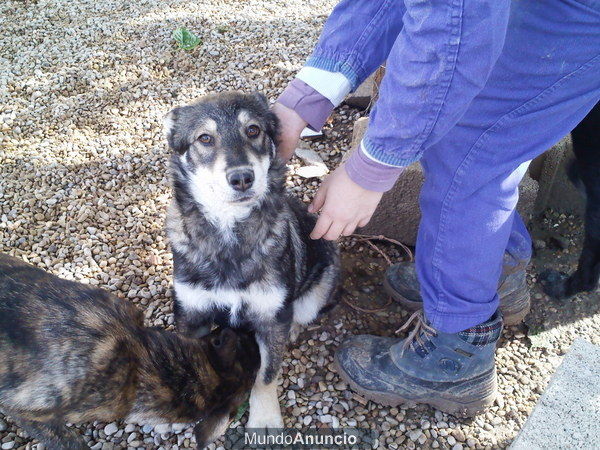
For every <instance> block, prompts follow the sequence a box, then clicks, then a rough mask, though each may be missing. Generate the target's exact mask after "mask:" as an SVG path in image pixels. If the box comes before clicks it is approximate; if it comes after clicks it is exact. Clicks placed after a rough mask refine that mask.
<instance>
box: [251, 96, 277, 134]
mask: <svg viewBox="0 0 600 450" xmlns="http://www.w3.org/2000/svg"><path fill="white" fill-rule="evenodd" d="M252 96H253V97H254V98H255V100H257V101H258V103H259V105H260V107H261V108H263V114H264V116H265V122H266V130H265V131H266V133H267V135H268V136H269V137H270V138H271V140H272V141H273V143H274V144H275V143H276V142H277V135H278V134H279V119H277V116H276V115H275V114H274V113H273V112H272V111H271V107H270V105H269V100H268V99H267V97H265V95H264V94H262V93H260V92H253V93H252Z"/></svg>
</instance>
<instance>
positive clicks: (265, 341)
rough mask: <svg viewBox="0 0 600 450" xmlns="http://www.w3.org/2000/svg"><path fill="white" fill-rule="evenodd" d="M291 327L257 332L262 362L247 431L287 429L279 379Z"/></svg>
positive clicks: (255, 385) (278, 327)
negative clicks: (284, 424) (254, 429)
mask: <svg viewBox="0 0 600 450" xmlns="http://www.w3.org/2000/svg"><path fill="white" fill-rule="evenodd" d="M289 327H290V326H289V324H284V325H277V326H275V327H272V328H271V329H270V330H269V329H266V330H261V331H259V332H257V333H256V341H257V342H258V346H259V348H260V361H261V362H260V369H259V371H258V375H257V376H256V381H255V382H254V387H253V388H252V392H251V393H250V417H249V418H248V424H247V428H283V418H282V417H281V408H280V406H279V398H278V397H277V378H278V376H279V369H280V368H281V362H282V360H283V353H284V352H285V349H286V345H287V341H288V335H289Z"/></svg>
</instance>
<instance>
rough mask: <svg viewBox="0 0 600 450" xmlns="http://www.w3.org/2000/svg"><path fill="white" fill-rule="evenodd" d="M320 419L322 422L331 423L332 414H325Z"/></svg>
mask: <svg viewBox="0 0 600 450" xmlns="http://www.w3.org/2000/svg"><path fill="white" fill-rule="evenodd" d="M319 420H320V421H321V423H331V415H329V414H324V415H322V416H320V417H319Z"/></svg>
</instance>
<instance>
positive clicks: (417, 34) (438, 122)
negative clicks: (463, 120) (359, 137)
mask: <svg viewBox="0 0 600 450" xmlns="http://www.w3.org/2000/svg"><path fill="white" fill-rule="evenodd" d="M405 4H406V11H407V12H406V14H404V16H403V28H402V30H401V31H400V33H399V34H398V36H397V39H396V41H395V42H394V44H393V47H392V49H391V51H390V53H389V57H388V59H387V66H386V74H385V76H384V79H383V80H382V83H381V86H380V91H379V93H380V95H379V100H378V101H377V103H376V105H375V106H374V108H373V110H372V112H371V119H370V125H369V129H368V130H367V134H366V137H365V138H364V139H363V143H362V144H363V149H364V150H365V151H366V153H367V154H368V155H369V156H370V157H372V158H373V159H374V160H376V161H379V162H380V163H383V164H388V165H393V166H406V165H409V164H411V163H412V162H414V161H416V160H418V159H419V158H420V157H421V154H422V152H423V150H424V149H426V148H428V147H429V146H431V145H433V144H434V143H436V142H437V141H439V139H440V138H441V137H443V136H444V134H446V133H447V132H448V131H449V130H450V128H452V127H453V126H454V125H455V124H456V123H457V122H458V120H459V119H460V117H462V115H463V114H464V112H465V111H466V109H467V107H468V106H469V104H470V103H471V101H472V100H473V98H474V97H475V96H476V95H477V94H478V93H479V92H480V91H481V89H482V88H483V86H484V85H485V83H486V81H487V79H488V77H489V75H490V73H491V71H492V69H493V67H494V65H495V63H496V60H497V59H498V57H499V55H500V53H501V51H502V47H503V45H504V38H505V34H506V28H507V24H508V15H509V7H510V1H509V0H405ZM372 45H377V44H376V43H374V44H372ZM363 64H366V63H363Z"/></svg>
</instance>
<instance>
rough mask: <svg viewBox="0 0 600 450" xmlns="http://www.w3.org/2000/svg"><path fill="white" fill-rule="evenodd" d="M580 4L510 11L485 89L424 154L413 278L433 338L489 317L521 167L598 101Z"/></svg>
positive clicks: (593, 46)
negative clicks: (502, 45) (434, 334)
mask: <svg viewBox="0 0 600 450" xmlns="http://www.w3.org/2000/svg"><path fill="white" fill-rule="evenodd" d="M583 3H585V2H583ZM583 3H582V2H578V1H559V0H545V1H539V0H522V1H519V2H513V6H512V10H511V18H510V22H509V30H508V35H507V39H506V44H505V48H504V50H503V53H502V55H501V56H500V58H499V60H498V63H497V65H496V67H495V68H494V70H493V72H492V74H491V76H490V79H489V80H488V82H487V84H486V86H485V87H484V89H483V91H482V92H481V93H480V94H479V95H478V96H477V97H476V98H475V99H474V100H473V102H472V104H471V105H470V107H469V109H468V110H467V112H466V113H465V115H464V116H463V117H462V118H461V120H460V121H459V123H458V124H457V125H456V126H455V127H454V128H453V129H452V130H451V131H450V132H449V133H448V134H447V135H446V136H445V137H444V138H443V139H442V140H441V141H440V142H439V143H437V144H435V145H433V146H432V147H430V148H428V149H427V150H426V151H425V153H424V156H423V159H422V163H423V167H424V171H425V176H426V180H425V184H424V186H423V189H422V192H421V200H420V204H421V210H422V213H423V216H422V220H421V224H420V228H419V235H418V240H417V274H418V277H419V282H420V285H421V295H422V297H423V302H424V310H425V314H426V316H427V318H428V320H429V321H430V322H431V323H432V324H433V326H434V327H436V328H438V329H439V330H441V331H445V332H448V333H453V332H457V331H461V330H464V329H466V328H469V327H471V326H473V325H476V324H478V323H481V322H483V321H485V320H487V319H488V318H489V317H490V316H491V315H492V314H493V313H494V311H495V310H496V309H497V307H498V295H497V286H498V280H499V277H500V273H501V267H502V257H503V254H504V251H505V250H507V249H508V250H510V249H511V248H512V247H513V244H514V243H515V242H514V240H513V239H511V233H512V232H513V231H514V230H517V231H519V232H522V233H523V234H524V235H525V236H527V234H526V229H525V227H524V224H523V223H522V221H521V220H520V218H518V217H516V216H515V214H516V213H515V207H516V205H517V201H518V185H519V182H520V181H521V179H522V177H523V176H524V174H525V173H526V170H527V167H528V165H529V161H530V160H531V159H533V158H534V157H536V156H537V155H539V154H541V153H542V152H544V151H545V150H546V149H548V148H549V147H550V146H551V145H552V144H554V143H555V142H557V141H558V140H559V139H560V138H562V137H563V136H564V135H565V134H567V133H568V132H569V131H570V130H571V129H572V128H573V127H574V126H575V125H576V124H577V123H578V122H579V121H580V120H582V119H583V117H584V116H585V115H586V113H587V112H588V111H589V110H590V109H591V108H592V107H593V106H594V104H595V103H596V102H597V101H598V99H599V98H600V77H598V73H599V72H600V27H599V26H598V23H599V22H598V20H600V10H599V9H598V6H597V5H596V3H594V2H593V1H590V2H588V4H589V5H591V6H589V5H588V6H586V5H584V4H583ZM594 6H595V7H596V9H594Z"/></svg>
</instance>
